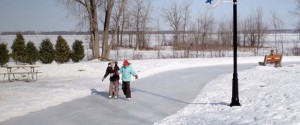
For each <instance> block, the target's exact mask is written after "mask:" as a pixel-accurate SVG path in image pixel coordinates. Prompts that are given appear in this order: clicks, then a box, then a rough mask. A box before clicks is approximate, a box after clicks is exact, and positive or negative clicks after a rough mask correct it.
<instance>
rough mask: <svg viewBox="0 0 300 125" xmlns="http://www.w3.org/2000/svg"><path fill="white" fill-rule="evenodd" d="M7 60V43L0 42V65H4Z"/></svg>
mask: <svg viewBox="0 0 300 125" xmlns="http://www.w3.org/2000/svg"><path fill="white" fill-rule="evenodd" d="M8 61H9V51H8V50H7V44H5V43H0V66H3V65H5V64H6V63H8Z"/></svg>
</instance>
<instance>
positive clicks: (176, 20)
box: [163, 1, 183, 57]
mask: <svg viewBox="0 0 300 125" xmlns="http://www.w3.org/2000/svg"><path fill="white" fill-rule="evenodd" d="M163 17H164V19H165V20H166V21H167V22H169V24H170V26H171V27H172V29H173V30H174V31H175V34H174V40H173V57H174V54H175V51H174V50H175V49H177V48H178V45H179V44H178V42H179V30H180V26H181V25H182V18H183V10H182V9H181V8H180V7H179V6H178V5H177V3H176V1H175V2H173V3H172V5H171V7H170V8H169V9H166V8H164V9H163Z"/></svg>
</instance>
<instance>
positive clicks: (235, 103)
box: [230, 0, 241, 107]
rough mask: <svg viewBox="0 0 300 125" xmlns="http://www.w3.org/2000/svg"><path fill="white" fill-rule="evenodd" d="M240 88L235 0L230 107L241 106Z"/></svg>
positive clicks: (234, 6)
mask: <svg viewBox="0 0 300 125" xmlns="http://www.w3.org/2000/svg"><path fill="white" fill-rule="evenodd" d="M238 89H239V87H238V74H237V0H233V79H232V98H231V103H230V106H231V107H232V106H241V104H240V102H239V90H238Z"/></svg>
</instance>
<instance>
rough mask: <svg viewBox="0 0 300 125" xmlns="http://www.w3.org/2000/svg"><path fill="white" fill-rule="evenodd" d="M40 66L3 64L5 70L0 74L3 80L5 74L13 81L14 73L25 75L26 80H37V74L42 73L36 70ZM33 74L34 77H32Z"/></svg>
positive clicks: (14, 78)
mask: <svg viewBox="0 0 300 125" xmlns="http://www.w3.org/2000/svg"><path fill="white" fill-rule="evenodd" d="M38 67H40V66H38V65H11V66H4V67H3V68H6V69H7V70H6V71H7V72H4V73H0V75H3V76H4V77H3V80H4V79H5V77H6V75H7V77H8V80H9V81H15V80H16V75H21V76H24V75H27V79H26V80H27V81H29V80H30V78H31V80H34V79H36V80H37V78H38V77H37V74H38V73H42V72H39V71H38V70H36V68H38ZM34 76H35V77H34Z"/></svg>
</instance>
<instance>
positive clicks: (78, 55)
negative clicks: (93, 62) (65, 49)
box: [71, 40, 84, 62]
mask: <svg viewBox="0 0 300 125" xmlns="http://www.w3.org/2000/svg"><path fill="white" fill-rule="evenodd" d="M83 58H84V47H83V45H82V41H80V40H75V42H74V43H73V46H72V53H71V59H72V61H73V62H79V61H81V60H82V59H83Z"/></svg>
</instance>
